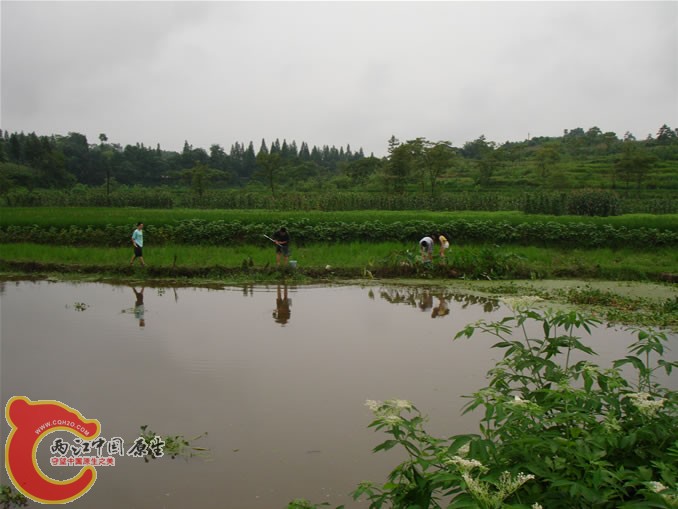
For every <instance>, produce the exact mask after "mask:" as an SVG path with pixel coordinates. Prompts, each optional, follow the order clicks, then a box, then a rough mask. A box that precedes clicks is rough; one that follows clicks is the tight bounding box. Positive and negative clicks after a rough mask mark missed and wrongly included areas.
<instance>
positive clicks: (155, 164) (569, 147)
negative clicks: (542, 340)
mask: <svg viewBox="0 0 678 509" xmlns="http://www.w3.org/2000/svg"><path fill="white" fill-rule="evenodd" d="M98 138H99V139H98V143H91V142H89V141H88V140H87V137H86V136H85V135H83V134H80V133H77V132H70V133H68V134H67V135H65V136H64V135H50V136H38V135H37V134H35V133H34V132H33V133H29V134H25V133H23V132H20V133H19V132H13V133H10V132H8V131H4V132H3V131H0V194H5V193H7V192H8V191H9V190H11V189H13V188H24V189H28V190H31V189H34V188H65V189H67V188H71V187H72V186H74V185H76V184H82V185H86V186H104V187H105V188H106V191H107V193H110V191H111V189H112V188H114V187H115V186H119V185H121V184H122V185H129V186H132V185H141V186H178V187H184V188H185V187H189V188H190V189H191V190H192V191H193V192H194V193H196V194H197V195H198V196H202V195H203V194H204V193H205V192H206V191H207V190H208V189H211V188H243V187H247V188H249V189H251V190H256V189H263V190H266V191H267V192H269V193H270V194H272V195H273V196H275V195H276V194H277V193H278V192H279V191H280V190H281V189H295V190H301V191H304V190H313V191H322V190H329V191H331V190H333V189H334V190H336V189H343V190H350V189H371V190H374V191H383V192H389V193H394V194H398V193H403V192H406V191H408V190H414V191H419V192H422V193H427V194H428V193H430V194H431V195H435V194H436V192H437V191H438V189H439V187H440V185H441V183H443V182H454V181H455V180H457V181H459V182H461V181H462V180H464V179H465V181H467V182H469V184H468V185H472V186H476V187H487V188H491V187H492V186H493V185H496V184H497V182H498V181H499V176H500V175H503V177H502V178H503V179H504V180H507V177H508V180H511V179H513V176H514V175H513V174H516V175H517V174H519V173H520V172H522V173H521V174H525V169H528V170H529V172H531V178H532V179H533V180H534V181H535V182H536V183H537V184H538V185H539V186H540V187H544V188H557V187H558V186H559V183H560V184H562V180H563V179H566V178H567V176H566V173H567V171H568V169H572V168H575V167H576V166H577V164H580V163H581V162H582V161H586V160H588V161H591V160H593V161H596V160H597V161H603V163H604V164H603V166H604V167H605V168H606V175H605V177H606V179H607V185H606V186H605V187H610V188H616V187H618V186H622V185H625V186H626V188H629V187H631V186H635V187H637V188H640V187H641V185H642V184H643V182H644V179H645V178H646V177H647V175H648V173H649V172H650V170H651V169H652V168H653V167H654V166H656V165H657V164H658V163H660V162H662V161H664V162H665V161H678V129H672V128H670V127H669V126H668V125H666V124H664V125H662V126H661V127H660V128H659V130H658V131H657V133H656V136H652V135H649V136H648V137H647V138H646V139H644V140H637V139H636V138H635V137H634V136H633V135H632V134H631V133H629V132H627V133H625V134H624V136H623V137H621V138H620V137H618V136H617V134H616V133H613V132H603V131H601V130H600V129H599V128H598V127H592V128H590V129H588V130H584V129H583V128H575V129H566V130H564V132H563V135H562V136H560V137H532V138H528V139H526V140H524V141H521V142H506V143H503V144H498V143H496V142H493V141H489V140H487V139H486V138H485V136H483V135H481V136H479V137H478V138H477V139H475V140H472V141H468V142H466V143H464V144H463V145H462V146H460V147H455V146H454V145H453V144H452V143H451V142H449V141H431V140H427V139H426V138H416V139H413V140H407V141H400V140H398V139H397V138H396V137H395V136H392V137H391V138H390V139H389V140H388V141H387V151H388V155H387V156H385V157H381V158H378V157H375V156H374V155H370V156H365V154H364V153H363V150H362V148H360V149H359V150H357V151H353V150H352V149H351V147H350V146H348V145H347V146H346V147H340V148H336V147H335V146H331V147H330V146H327V145H325V146H323V147H317V146H313V147H312V148H311V147H309V145H308V144H307V143H306V142H302V143H300V144H299V145H298V144H297V143H296V141H291V142H288V141H287V140H283V141H282V143H281V142H280V141H279V139H276V140H275V141H273V142H271V143H270V144H269V143H267V142H266V140H263V139H262V140H261V143H260V144H259V147H258V148H257V149H255V146H254V142H252V141H250V142H249V143H248V144H245V143H240V142H236V143H234V144H233V145H232V146H231V148H230V151H228V152H227V151H226V150H225V149H224V147H222V146H221V145H219V144H213V145H211V146H210V148H209V150H205V149H203V148H200V147H193V146H192V145H191V144H189V143H188V141H186V142H185V143H184V147H183V150H182V151H181V152H176V151H168V150H163V149H161V147H160V146H159V145H158V146H156V147H155V148H152V147H148V146H145V145H144V144H143V143H137V144H134V145H126V146H124V147H123V146H121V145H120V144H118V143H113V142H109V140H108V137H107V136H106V134H104V133H102V134H100V135H99V137H98ZM468 185H467V187H468Z"/></svg>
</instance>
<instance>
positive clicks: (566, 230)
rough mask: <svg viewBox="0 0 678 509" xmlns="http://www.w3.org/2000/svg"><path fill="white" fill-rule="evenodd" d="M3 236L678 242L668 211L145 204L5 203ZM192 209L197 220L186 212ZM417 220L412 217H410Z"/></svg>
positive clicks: (88, 240)
mask: <svg viewBox="0 0 678 509" xmlns="http://www.w3.org/2000/svg"><path fill="white" fill-rule="evenodd" d="M5 211H6V213H5V214H3V216H2V219H1V220H0V242H2V243H8V242H33V243H44V244H57V245H59V244H64V245H98V246H124V245H128V244H129V242H130V240H129V237H130V235H131V231H132V230H133V228H134V225H135V224H136V223H137V222H138V221H143V222H144V223H145V224H146V230H145V232H146V235H147V239H148V242H150V243H151V244H152V245H155V246H158V245H163V244H167V243H174V244H191V245H217V246H219V245H221V246H225V245H240V244H252V243H254V244H259V243H261V242H262V239H263V235H264V234H269V235H270V234H271V233H272V232H273V231H275V230H277V228H278V227H279V226H280V225H281V224H285V226H286V227H287V228H288V230H290V232H291V233H292V236H293V241H294V242H295V243H296V244H297V245H303V244H304V243H308V242H357V241H360V242H383V241H385V240H389V241H397V242H408V243H409V242H411V243H416V242H417V241H418V240H419V239H420V238H421V237H422V236H423V235H426V234H432V233H435V232H444V233H446V234H448V236H449V238H450V239H452V241H453V242H454V243H457V244H465V243H492V244H520V245H537V246H564V247H572V248H574V247H580V248H581V247H638V248H652V247H657V246H673V245H676V244H678V221H676V218H675V216H673V215H664V216H646V215H631V216H619V217H615V218H587V217H579V216H535V215H523V214H519V213H475V214H474V213H458V214H444V213H431V212H428V213H414V214H413V213H412V212H410V213H406V212H392V213H389V212H368V211H362V212H345V213H341V212H335V213H319V212H315V213H308V212H304V213H301V212H297V213H281V212H280V213H270V212H257V211H202V212H194V211H148V210H146V211H144V210H135V209H78V208H74V209H39V208H38V209H5ZM193 214H195V215H196V216H197V217H199V219H184V218H186V217H191V216H192V215H193ZM413 216H414V217H417V219H412V217H413Z"/></svg>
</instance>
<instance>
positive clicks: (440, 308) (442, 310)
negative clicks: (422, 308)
mask: <svg viewBox="0 0 678 509" xmlns="http://www.w3.org/2000/svg"><path fill="white" fill-rule="evenodd" d="M449 314H450V308H448V307H447V301H446V300H445V297H443V296H442V295H441V296H439V297H438V305H437V306H436V307H434V308H433V311H431V318H437V317H441V318H442V317H443V316H446V315H449Z"/></svg>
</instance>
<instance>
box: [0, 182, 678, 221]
mask: <svg viewBox="0 0 678 509" xmlns="http://www.w3.org/2000/svg"><path fill="white" fill-rule="evenodd" d="M4 200H5V203H6V204H7V205H10V206H12V207H37V206H40V207H104V206H107V205H110V206H114V207H143V208H156V209H157V208H161V209H169V208H195V209H238V210H243V209H267V210H286V211H295V210H307V211H316V210H322V211H349V210H424V211H522V212H526V213H529V214H553V215H564V214H574V215H588V216H614V215H619V214H634V213H648V214H675V213H678V200H676V199H674V197H673V195H671V194H670V193H666V192H664V193H662V192H655V191H652V192H651V191H644V192H642V193H640V194H638V193H634V194H633V195H632V196H629V195H620V194H619V193H616V192H614V191H605V190H581V191H576V190H575V191H528V192H523V191H504V192H500V191H482V190H477V191H459V192H441V193H437V194H436V195H435V196H430V195H426V194H421V193H405V194H387V193H379V192H367V191H326V192H322V191H312V192H303V193H302V192H294V191H292V192H286V193H284V194H281V195H279V196H276V198H275V199H271V196H270V195H269V194H266V193H263V192H253V191H244V190H243V191H238V190H229V189H208V190H205V191H204V192H203V194H202V195H200V196H199V195H196V194H194V193H192V192H190V191H189V190H187V189H182V188H171V187H166V186H164V187H152V188H150V187H141V186H136V187H128V186H118V187H116V188H115V189H113V190H112V191H111V192H110V194H107V193H106V189H105V188H103V187H96V188H91V187H86V186H83V185H81V184H78V185H76V186H74V187H73V188H71V189H34V190H32V191H28V190H27V189H25V188H16V189H13V190H10V191H8V192H7V193H6V194H5V196H4ZM3 213H6V211H3Z"/></svg>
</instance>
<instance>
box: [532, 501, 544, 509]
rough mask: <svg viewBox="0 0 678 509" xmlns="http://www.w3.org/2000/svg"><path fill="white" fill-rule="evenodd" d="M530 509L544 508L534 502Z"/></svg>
mask: <svg viewBox="0 0 678 509" xmlns="http://www.w3.org/2000/svg"><path fill="white" fill-rule="evenodd" d="M532 509H544V508H543V507H542V505H541V504H538V503H537V502H535V503H534V504H532Z"/></svg>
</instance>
